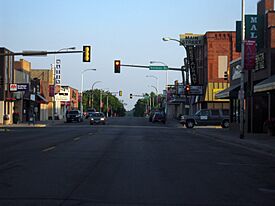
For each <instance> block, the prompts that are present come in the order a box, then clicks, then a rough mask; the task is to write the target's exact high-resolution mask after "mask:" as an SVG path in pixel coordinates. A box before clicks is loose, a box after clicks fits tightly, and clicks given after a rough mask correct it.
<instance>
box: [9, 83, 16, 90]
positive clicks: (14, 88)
mask: <svg viewBox="0 0 275 206" xmlns="http://www.w3.org/2000/svg"><path fill="white" fill-rule="evenodd" d="M10 91H11V92H17V84H10Z"/></svg>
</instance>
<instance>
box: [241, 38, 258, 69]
mask: <svg viewBox="0 0 275 206" xmlns="http://www.w3.org/2000/svg"><path fill="white" fill-rule="evenodd" d="M255 63H256V42H255V41H250V40H245V42H244V69H246V70H252V69H254V68H255Z"/></svg>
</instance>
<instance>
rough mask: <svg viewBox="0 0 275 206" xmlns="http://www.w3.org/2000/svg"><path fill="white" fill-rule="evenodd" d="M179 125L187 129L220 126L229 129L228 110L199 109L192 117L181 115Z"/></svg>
mask: <svg viewBox="0 0 275 206" xmlns="http://www.w3.org/2000/svg"><path fill="white" fill-rule="evenodd" d="M180 123H181V124H182V125H183V126H184V125H185V126H186V127H187V128H193V127H194V126H195V125H197V126H208V125H213V126H219V125H220V126H222V128H228V127H229V110H228V109H201V110H199V111H197V112H196V113H195V114H194V115H182V116H181V120H180Z"/></svg>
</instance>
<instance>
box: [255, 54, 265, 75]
mask: <svg viewBox="0 0 275 206" xmlns="http://www.w3.org/2000/svg"><path fill="white" fill-rule="evenodd" d="M264 68H265V58H264V53H260V54H257V55H256V65H255V70H256V71H257V70H261V69H264Z"/></svg>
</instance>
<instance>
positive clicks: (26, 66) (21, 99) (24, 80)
mask: <svg viewBox="0 0 275 206" xmlns="http://www.w3.org/2000/svg"><path fill="white" fill-rule="evenodd" d="M30 73H31V63H30V62H28V61H26V60H24V59H20V60H19V61H15V62H14V83H16V84H26V85H28V87H26V88H27V91H17V92H14V93H13V95H14V97H15V99H16V101H15V102H14V113H16V114H18V115H19V119H18V120H17V121H19V122H26V121H28V120H29V116H28V114H29V113H30V105H31V99H30V83H31V77H30Z"/></svg>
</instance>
